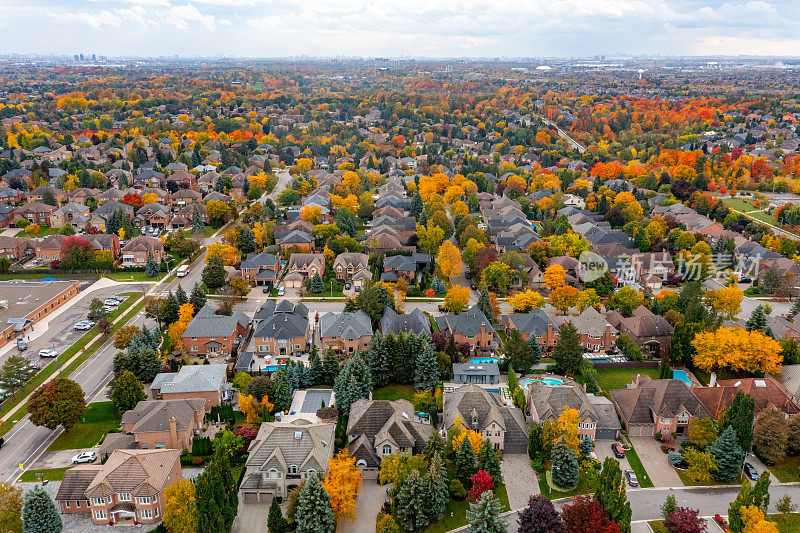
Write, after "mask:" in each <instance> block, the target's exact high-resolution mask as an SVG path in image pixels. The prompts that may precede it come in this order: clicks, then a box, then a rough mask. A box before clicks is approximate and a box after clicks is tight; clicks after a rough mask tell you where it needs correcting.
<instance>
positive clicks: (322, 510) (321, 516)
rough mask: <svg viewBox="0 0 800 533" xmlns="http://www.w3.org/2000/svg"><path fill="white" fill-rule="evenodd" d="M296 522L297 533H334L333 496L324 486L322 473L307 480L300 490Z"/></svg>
mask: <svg viewBox="0 0 800 533" xmlns="http://www.w3.org/2000/svg"><path fill="white" fill-rule="evenodd" d="M295 523H296V524H297V530H296V531H297V533H334V531H335V530H336V518H335V517H334V516H333V509H331V497H330V496H329V495H328V493H327V492H326V491H325V488H324V487H323V486H322V474H317V475H315V476H314V477H312V478H311V479H309V480H308V481H306V483H305V485H304V486H303V490H301V491H300V498H299V500H298V502H297V512H296V514H295Z"/></svg>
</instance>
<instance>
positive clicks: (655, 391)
mask: <svg viewBox="0 0 800 533" xmlns="http://www.w3.org/2000/svg"><path fill="white" fill-rule="evenodd" d="M631 381H632V384H631V385H630V388H626V389H612V390H611V391H609V393H610V394H611V401H612V402H614V407H615V408H616V410H617V414H618V415H619V418H620V419H621V420H622V422H623V423H624V424H625V426H624V427H625V429H626V430H627V432H628V435H629V436H631V437H652V436H655V435H658V434H662V435H666V434H671V433H674V434H676V435H684V434H686V432H687V431H688V429H689V423H690V422H691V421H692V420H693V419H695V418H709V417H711V416H712V414H711V411H709V410H708V408H706V406H705V405H703V403H702V402H701V401H700V400H699V399H698V398H697V396H695V394H694V392H693V391H692V389H690V388H689V387H687V386H686V384H685V383H684V382H683V381H681V380H679V379H650V378H649V377H648V376H642V375H636V376H635V377H633V378H631Z"/></svg>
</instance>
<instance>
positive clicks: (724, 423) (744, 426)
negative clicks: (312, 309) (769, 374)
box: [719, 391, 755, 452]
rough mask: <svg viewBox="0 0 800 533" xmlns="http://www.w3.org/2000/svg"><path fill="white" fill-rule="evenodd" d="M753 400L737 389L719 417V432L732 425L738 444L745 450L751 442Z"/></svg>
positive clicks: (748, 448)
mask: <svg viewBox="0 0 800 533" xmlns="http://www.w3.org/2000/svg"><path fill="white" fill-rule="evenodd" d="M754 409H755V402H754V400H753V397H752V396H750V395H749V394H746V393H744V392H742V391H738V392H737V393H736V396H734V397H733V402H731V405H730V406H729V407H728V408H727V409H726V410H725V412H724V413H723V415H722V416H721V417H720V423H719V425H720V432H722V431H724V430H725V429H727V428H728V426H733V429H734V431H736V436H737V438H738V440H739V446H741V448H742V450H744V451H745V452H747V451H748V450H750V446H751V445H752V444H753V417H754V414H753V413H754Z"/></svg>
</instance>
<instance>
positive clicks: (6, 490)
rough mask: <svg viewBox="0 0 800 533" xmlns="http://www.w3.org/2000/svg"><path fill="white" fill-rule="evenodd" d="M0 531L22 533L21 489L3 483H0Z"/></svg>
mask: <svg viewBox="0 0 800 533" xmlns="http://www.w3.org/2000/svg"><path fill="white" fill-rule="evenodd" d="M0 531H2V532H3V533H21V532H22V489H21V488H19V487H15V486H14V485H11V484H10V483H6V482H5V481H3V482H2V483H0Z"/></svg>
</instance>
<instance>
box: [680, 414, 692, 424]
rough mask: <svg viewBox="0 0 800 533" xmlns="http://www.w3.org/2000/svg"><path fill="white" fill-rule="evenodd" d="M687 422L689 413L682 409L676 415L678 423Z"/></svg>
mask: <svg viewBox="0 0 800 533" xmlns="http://www.w3.org/2000/svg"><path fill="white" fill-rule="evenodd" d="M688 423H689V413H687V412H686V411H683V412H682V413H681V414H679V415H678V424H688Z"/></svg>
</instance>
